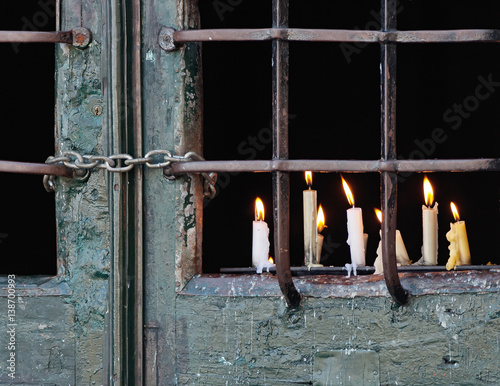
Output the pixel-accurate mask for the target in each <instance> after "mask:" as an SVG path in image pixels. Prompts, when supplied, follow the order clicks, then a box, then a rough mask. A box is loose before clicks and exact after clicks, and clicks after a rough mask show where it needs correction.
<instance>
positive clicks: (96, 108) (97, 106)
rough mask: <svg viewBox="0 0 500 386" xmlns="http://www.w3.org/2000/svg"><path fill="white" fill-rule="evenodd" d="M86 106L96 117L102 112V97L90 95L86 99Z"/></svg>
mask: <svg viewBox="0 0 500 386" xmlns="http://www.w3.org/2000/svg"><path fill="white" fill-rule="evenodd" d="M88 108H89V111H90V112H91V113H92V114H93V115H94V116H96V117H98V116H99V115H101V114H102V111H103V107H102V99H101V98H100V97H99V96H97V95H93V96H91V97H90V99H89V101H88Z"/></svg>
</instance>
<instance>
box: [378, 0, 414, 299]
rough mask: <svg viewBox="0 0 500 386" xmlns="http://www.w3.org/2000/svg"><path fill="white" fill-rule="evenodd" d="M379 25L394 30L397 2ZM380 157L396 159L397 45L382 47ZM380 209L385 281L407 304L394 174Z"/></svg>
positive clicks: (384, 179) (385, 3) (388, 175)
mask: <svg viewBox="0 0 500 386" xmlns="http://www.w3.org/2000/svg"><path fill="white" fill-rule="evenodd" d="M380 14H381V25H382V30H383V31H384V32H387V31H390V30H395V29H396V1H395V0H382V2H381V13H380ZM380 60H381V74H380V80H381V99H382V101H381V102H382V103H381V157H382V160H384V161H387V160H389V159H396V43H389V42H384V43H382V45H381V58H380ZM380 183H381V187H382V189H381V206H382V211H383V213H384V216H383V220H382V255H383V266H384V278H385V282H386V285H387V289H388V290H389V293H390V294H391V296H392V298H393V299H394V301H395V302H396V303H398V304H399V305H403V304H406V303H407V302H408V293H407V292H406V291H405V290H404V288H403V287H402V286H401V282H400V280H399V276H398V268H397V265H396V210H397V174H396V173H392V172H382V174H381V177H380Z"/></svg>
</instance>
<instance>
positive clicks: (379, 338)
mask: <svg viewBox="0 0 500 386" xmlns="http://www.w3.org/2000/svg"><path fill="white" fill-rule="evenodd" d="M359 279H360V282H359V284H356V283H355V282H354V281H350V280H349V281H347V279H345V278H337V279H335V280H333V281H326V282H325V281H323V283H318V279H317V278H313V277H310V278H309V279H307V278H301V279H298V280H296V282H297V286H298V288H299V290H300V291H301V293H303V294H314V295H315V296H314V297H305V298H304V299H303V302H302V305H301V307H300V308H299V309H298V310H295V311H290V310H287V309H286V307H285V304H284V301H283V299H282V298H281V297H280V296H279V292H278V291H279V289H278V288H277V286H278V285H277V283H276V282H275V279H274V278H257V277H253V278H250V277H247V278H246V277H244V276H243V277H241V276H240V277H237V276H228V277H223V278H222V279H220V278H219V279H216V278H203V277H197V278H195V279H194V280H193V281H192V282H191V283H190V284H188V286H187V287H186V288H185V290H184V291H183V292H182V294H181V295H179V296H178V297H177V301H176V321H177V336H176V337H177V340H176V347H177V370H178V377H179V378H178V379H179V383H180V384H190V385H191V384H200V385H201V384H211V385H235V384H242V385H281V384H282V385H290V384H311V383H313V384H315V385H327V384H328V385H363V384H366V385H378V384H381V385H431V384H432V385H451V384H453V385H482V384H484V385H495V384H499V383H500V368H499V363H500V362H499V361H500V340H499V338H500V333H499V328H500V302H499V297H498V292H496V291H498V284H499V281H498V278H496V279H495V278H494V275H490V274H489V275H488V276H487V277H485V276H483V274H476V273H472V274H469V273H463V272H462V273H460V274H458V275H457V274H453V273H450V274H448V273H445V274H439V275H431V277H429V275H423V274H412V275H406V276H405V277H404V278H403V280H402V283H403V285H405V286H406V287H407V288H411V289H412V290H413V293H414V294H419V295H418V296H412V298H411V301H410V304H409V305H408V306H406V307H395V306H394V304H393V302H392V300H391V299H390V297H388V296H387V293H386V292H385V293H384V289H383V285H384V283H383V279H379V280H375V281H372V280H373V278H370V281H368V278H359ZM342 280H344V283H342ZM471 281H472V282H473V281H475V282H476V285H475V287H474V288H473V289H472V290H471V291H470V292H468V293H464V291H463V290H462V291H460V287H462V288H464V287H465V286H468V284H470V283H471ZM431 282H434V286H433V285H432V284H430V283H431ZM453 282H454V283H453ZM446 283H448V284H446ZM443 284H445V286H447V287H448V288H440V286H441V285H443ZM259 287H260V288H259ZM333 292H337V293H338V294H340V296H345V297H332V296H331V294H332V293H333ZM355 292H358V293H361V295H362V296H354V297H350V295H349V293H350V294H351V295H352V294H354V293H355ZM370 292H371V293H372V294H373V296H368V293H370ZM431 292H435V293H438V294H436V295H431V294H430V293H431ZM460 292H462V293H460ZM202 293H205V294H207V293H208V294H210V295H202ZM321 293H322V294H323V296H322V297H318V295H319V294H321Z"/></svg>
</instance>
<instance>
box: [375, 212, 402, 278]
mask: <svg viewBox="0 0 500 386" xmlns="http://www.w3.org/2000/svg"><path fill="white" fill-rule="evenodd" d="M375 213H376V215H377V218H378V219H379V221H380V222H382V212H381V211H380V210H379V209H375ZM379 234H380V239H382V230H380V232H379ZM382 259H383V255H382V240H380V241H379V243H378V248H377V258H376V259H375V263H374V264H373V265H374V266H375V273H384V266H383V264H382ZM396 263H397V264H398V265H410V257H409V256H408V252H407V251H406V246H405V243H404V242H403V237H402V236H401V232H400V231H399V230H397V229H396Z"/></svg>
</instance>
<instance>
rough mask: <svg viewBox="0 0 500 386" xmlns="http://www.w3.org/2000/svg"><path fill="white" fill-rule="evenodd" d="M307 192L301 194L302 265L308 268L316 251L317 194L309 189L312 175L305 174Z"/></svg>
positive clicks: (314, 260) (314, 261) (309, 173)
mask: <svg viewBox="0 0 500 386" xmlns="http://www.w3.org/2000/svg"><path fill="white" fill-rule="evenodd" d="M305 178H306V183H307V186H308V189H307V190H304V192H303V203H304V264H305V265H306V266H308V267H310V266H311V265H312V264H315V263H316V260H317V255H318V250H317V238H318V236H317V234H318V231H317V230H316V226H317V219H316V216H317V214H316V210H317V207H318V204H317V192H316V191H315V190H312V189H311V186H312V173H311V172H305Z"/></svg>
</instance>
